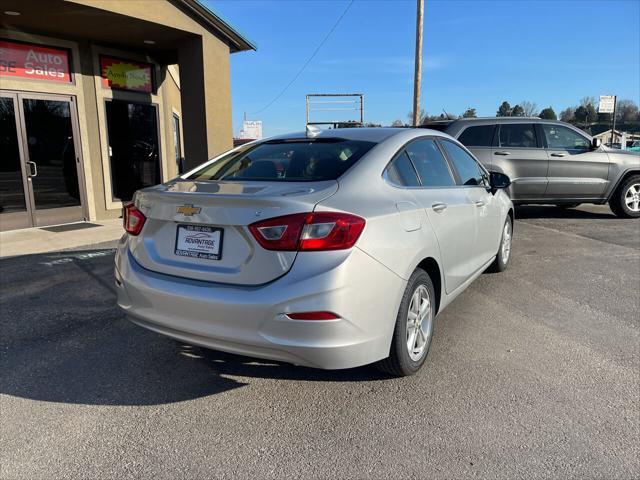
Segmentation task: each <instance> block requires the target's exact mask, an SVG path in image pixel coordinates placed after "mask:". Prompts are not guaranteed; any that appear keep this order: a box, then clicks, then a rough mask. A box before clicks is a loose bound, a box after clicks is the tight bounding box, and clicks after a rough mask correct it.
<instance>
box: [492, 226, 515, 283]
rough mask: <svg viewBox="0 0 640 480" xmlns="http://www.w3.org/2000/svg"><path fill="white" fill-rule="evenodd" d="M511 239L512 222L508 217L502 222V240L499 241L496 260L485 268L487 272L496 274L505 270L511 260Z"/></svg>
mask: <svg viewBox="0 0 640 480" xmlns="http://www.w3.org/2000/svg"><path fill="white" fill-rule="evenodd" d="M512 239H513V222H512V220H511V217H510V216H507V220H506V221H505V222H504V227H502V238H501V239H500V248H499V249H498V254H497V255H496V259H495V260H494V261H493V263H492V264H491V265H489V268H487V272H491V273H498V272H504V271H505V270H506V269H507V265H508V264H509V259H510V258H511V241H512Z"/></svg>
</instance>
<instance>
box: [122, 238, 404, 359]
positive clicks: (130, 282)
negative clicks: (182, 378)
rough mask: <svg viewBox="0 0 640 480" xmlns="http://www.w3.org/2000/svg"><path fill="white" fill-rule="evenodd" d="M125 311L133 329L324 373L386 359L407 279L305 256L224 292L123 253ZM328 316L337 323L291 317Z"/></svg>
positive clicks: (360, 259) (342, 255)
mask: <svg viewBox="0 0 640 480" xmlns="http://www.w3.org/2000/svg"><path fill="white" fill-rule="evenodd" d="M115 274H116V285H117V291H118V305H119V306H120V307H121V308H122V309H123V310H124V311H125V312H126V314H127V316H128V317H129V318H130V319H131V321H133V322H134V323H136V324H138V325H141V326H143V327H145V328H148V329H150V330H153V331H155V332H158V333H161V334H164V335H168V336H170V337H173V338H176V339H179V340H182V341H185V342H187V343H192V344H196V345H200V346H204V347H208V348H212V349H215V350H222V351H226V352H231V353H236V354H242V355H248V356H253V357H258V358H265V359H270V360H277V361H284V362H289V363H294V364H298V365H305V366H311V367H316V368H325V369H339V368H350V367H356V366H359V365H365V364H368V363H372V362H375V361H377V360H380V359H382V358H385V357H386V356H387V355H388V354H389V347H390V344H391V336H392V334H393V328H394V324H395V318H396V314H397V309H398V305H399V302H400V298H401V296H402V293H403V291H404V288H405V285H406V282H405V281H404V280H402V279H401V278H400V277H398V276H397V275H395V274H394V273H392V272H391V271H389V270H388V269H387V268H385V267H384V266H382V265H381V264H380V263H378V262H377V261H375V260H373V259H372V258H371V257H369V256H368V255H367V254H365V253H363V252H362V251H360V250H358V249H357V248H354V249H352V250H350V251H336V252H304V253H300V254H299V255H298V258H297V259H296V261H295V263H294V266H293V267H292V269H291V270H290V271H289V273H287V274H286V275H284V276H283V277H281V278H279V279H277V280H274V281H273V282H271V283H269V284H266V285H262V286H250V287H244V286H234V285H223V284H216V283H210V282H203V281H200V280H190V279H184V278H179V277H173V276H170V275H165V274H160V273H155V272H151V271H149V270H146V269H144V268H143V267H141V266H140V265H139V264H138V263H137V262H136V261H135V259H134V258H133V257H132V255H131V254H130V253H129V251H128V247H127V244H126V237H125V240H124V241H123V242H121V244H120V246H119V248H118V252H117V255H116V272H115ZM306 311H330V312H334V313H336V314H337V315H339V316H340V317H341V318H339V319H337V320H316V321H309V320H292V319H290V318H289V317H287V316H286V313H291V312H306Z"/></svg>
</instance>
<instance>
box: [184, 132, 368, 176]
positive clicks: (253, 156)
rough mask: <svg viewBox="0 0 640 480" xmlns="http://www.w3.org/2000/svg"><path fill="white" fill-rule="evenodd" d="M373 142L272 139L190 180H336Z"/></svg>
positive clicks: (208, 166)
mask: <svg viewBox="0 0 640 480" xmlns="http://www.w3.org/2000/svg"><path fill="white" fill-rule="evenodd" d="M374 145H375V143H374V142H363V141H355V140H343V139H331V138H324V139H314V140H309V139H292V140H272V141H268V142H264V143H260V144H257V145H252V146H250V147H247V148H245V149H241V150H238V151H236V152H233V153H231V154H229V155H226V156H224V157H222V158H220V159H219V160H217V161H216V162H214V163H212V164H210V165H207V166H206V167H203V168H201V169H200V170H198V171H196V172H195V173H193V174H192V175H190V176H189V177H188V178H189V179H191V180H225V181H269V182H278V181H280V182H317V181H322V180H336V179H337V178H338V177H340V176H341V175H342V174H343V173H344V172H346V171H347V170H348V169H349V168H350V167H351V166H352V165H354V164H355V163H356V162H357V161H358V160H359V159H360V158H362V156H363V155H364V154H365V153H367V152H368V151H369V150H370V149H371V148H372V147H373V146H374Z"/></svg>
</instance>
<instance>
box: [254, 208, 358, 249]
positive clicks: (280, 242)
mask: <svg viewBox="0 0 640 480" xmlns="http://www.w3.org/2000/svg"><path fill="white" fill-rule="evenodd" d="M364 225H365V221H364V218H360V217H357V216H355V215H350V214H348V213H339V212H315V213H296V214H293V215H284V216H282V217H276V218H270V219H268V220H263V221H260V222H256V223H252V224H251V225H249V230H250V231H251V233H252V234H253V236H254V237H255V239H256V240H257V241H258V243H259V244H260V245H262V246H263V247H264V248H266V249H267V250H286V251H296V250H297V251H318V250H344V249H347V248H351V247H353V245H354V244H355V243H356V241H357V240H358V238H359V237H360V234H361V233H362V230H363V229H364Z"/></svg>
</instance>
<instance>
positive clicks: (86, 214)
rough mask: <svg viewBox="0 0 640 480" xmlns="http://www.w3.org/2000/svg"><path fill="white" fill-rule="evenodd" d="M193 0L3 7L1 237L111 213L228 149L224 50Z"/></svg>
mask: <svg viewBox="0 0 640 480" xmlns="http://www.w3.org/2000/svg"><path fill="white" fill-rule="evenodd" d="M245 50H255V46H254V45H253V44H252V43H251V42H250V41H249V40H247V39H246V38H245V37H243V36H242V35H241V34H240V33H238V31H237V30H235V29H234V28H233V27H232V26H231V25H229V23H227V22H226V21H224V20H223V19H221V18H220V17H219V16H217V15H216V14H215V13H213V12H212V11H210V10H209V9H208V8H206V7H205V6H204V5H203V4H201V3H199V2H198V1H196V0H156V1H145V0H0V230H13V229H18V228H28V227H40V226H47V225H56V224H63V223H72V222H78V221H83V220H88V221H91V220H104V219H109V218H115V217H118V216H120V210H121V208H122V203H123V202H126V201H128V200H130V199H131V197H132V195H133V193H134V192H135V191H136V190H137V189H139V188H143V187H145V186H149V185H154V184H157V183H160V182H163V181H166V180H169V179H171V178H173V177H175V176H176V175H177V174H178V173H179V172H181V171H184V170H185V169H188V168H191V167H194V166H196V165H198V164H200V163H202V162H204V161H206V160H207V159H208V158H211V157H212V156H214V155H216V154H218V153H220V152H223V151H225V150H227V149H229V148H231V147H232V144H233V133H232V120H231V92H230V90H231V86H230V72H229V61H230V58H229V57H230V55H231V54H232V53H236V52H241V51H245Z"/></svg>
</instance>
